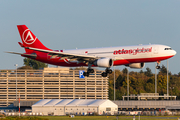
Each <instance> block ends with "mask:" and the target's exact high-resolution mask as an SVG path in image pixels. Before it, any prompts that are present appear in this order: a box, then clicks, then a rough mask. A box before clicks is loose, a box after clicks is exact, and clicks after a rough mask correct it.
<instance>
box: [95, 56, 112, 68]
mask: <svg viewBox="0 0 180 120" xmlns="http://www.w3.org/2000/svg"><path fill="white" fill-rule="evenodd" d="M93 64H94V65H96V66H98V67H111V66H112V59H110V58H102V59H97V60H96V61H94V63H93Z"/></svg>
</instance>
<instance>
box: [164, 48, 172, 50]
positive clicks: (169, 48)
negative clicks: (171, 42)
mask: <svg viewBox="0 0 180 120" xmlns="http://www.w3.org/2000/svg"><path fill="white" fill-rule="evenodd" d="M164 50H172V48H165V49H164Z"/></svg>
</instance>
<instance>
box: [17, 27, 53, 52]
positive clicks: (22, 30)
mask: <svg viewBox="0 0 180 120" xmlns="http://www.w3.org/2000/svg"><path fill="white" fill-rule="evenodd" d="M17 28H18V30H19V34H20V37H21V40H22V42H23V45H24V46H25V47H33V48H39V49H44V50H50V49H49V48H47V47H46V46H44V45H43V44H42V43H41V42H40V41H39V39H38V38H37V37H36V36H35V35H34V34H33V33H32V32H31V31H30V30H29V29H28V27H27V26H26V25H17ZM25 51H26V52H27V53H28V52H32V50H29V49H25Z"/></svg>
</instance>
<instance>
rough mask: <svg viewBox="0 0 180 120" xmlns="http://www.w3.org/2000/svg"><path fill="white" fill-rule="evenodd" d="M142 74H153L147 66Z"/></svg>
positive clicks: (149, 75)
mask: <svg viewBox="0 0 180 120" xmlns="http://www.w3.org/2000/svg"><path fill="white" fill-rule="evenodd" d="M144 74H145V75H146V76H148V77H151V76H153V74H152V72H151V69H150V68H149V67H147V68H146V71H145V72H144Z"/></svg>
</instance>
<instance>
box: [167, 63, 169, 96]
mask: <svg viewBox="0 0 180 120" xmlns="http://www.w3.org/2000/svg"><path fill="white" fill-rule="evenodd" d="M167 96H169V80H168V60H167Z"/></svg>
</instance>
